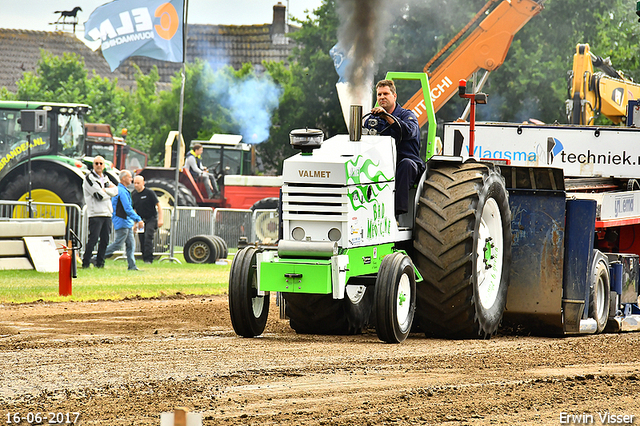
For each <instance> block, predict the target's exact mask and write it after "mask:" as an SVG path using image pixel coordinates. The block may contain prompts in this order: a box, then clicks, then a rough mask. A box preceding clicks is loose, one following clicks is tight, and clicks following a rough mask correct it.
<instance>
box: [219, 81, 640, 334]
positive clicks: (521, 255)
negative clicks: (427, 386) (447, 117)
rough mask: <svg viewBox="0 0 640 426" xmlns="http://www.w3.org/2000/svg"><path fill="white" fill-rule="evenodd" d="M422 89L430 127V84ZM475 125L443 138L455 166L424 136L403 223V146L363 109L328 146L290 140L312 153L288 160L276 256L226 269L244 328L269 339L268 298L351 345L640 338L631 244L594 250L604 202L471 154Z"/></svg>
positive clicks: (557, 179)
mask: <svg viewBox="0 0 640 426" xmlns="http://www.w3.org/2000/svg"><path fill="white" fill-rule="evenodd" d="M415 77H416V75H415V74H413V73H389V74H388V75H387V78H390V79H405V78H415ZM418 78H419V79H420V80H421V81H422V88H423V93H424V97H425V105H426V110H427V114H429V122H430V123H435V116H434V113H433V107H432V102H431V98H430V96H429V93H430V90H429V84H428V80H427V78H426V75H424V74H418ZM459 92H460V94H461V95H462V96H464V97H475V96H477V95H466V92H465V88H464V87H463V86H461V88H460V90H459ZM479 99H481V97H480V96H478V100H479ZM472 100H473V102H472V105H473V104H474V103H475V101H476V99H472ZM356 110H357V109H356ZM471 117H472V120H471V124H470V125H467V127H466V129H467V133H466V134H465V135H466V136H465V135H462V134H458V135H457V136H456V137H455V138H454V140H451V141H447V139H446V134H445V141H444V146H445V153H447V154H449V155H446V156H442V155H434V149H435V146H436V144H435V126H429V129H428V136H427V158H428V162H427V170H426V172H425V173H424V175H423V176H422V178H421V180H420V181H419V183H418V184H417V185H416V188H415V189H414V192H415V202H414V203H413V206H412V208H410V211H409V212H408V213H406V214H404V215H401V216H400V217H399V218H398V219H397V220H396V218H395V217H394V185H395V179H394V172H395V164H396V149H395V142H394V141H393V139H392V138H390V137H386V136H379V135H377V136H372V135H362V136H361V137H360V135H359V133H360V132H359V129H360V124H361V120H360V119H359V118H358V117H357V114H352V117H351V120H350V121H351V124H350V135H349V136H346V135H338V136H335V137H333V138H331V139H328V140H326V141H324V142H323V141H322V134H321V132H320V131H312V130H311V131H310V130H306V129H305V130H299V131H294V132H292V133H291V143H292V145H293V146H295V147H297V148H299V149H300V150H301V152H300V153H299V154H297V155H295V156H294V157H291V158H289V159H287V160H285V162H284V169H283V182H284V184H283V187H282V227H283V233H282V234H283V235H282V238H281V239H280V241H279V242H278V244H277V249H269V248H268V247H264V246H261V247H256V246H249V247H246V248H244V249H243V250H241V251H239V252H238V253H237V254H236V256H235V258H234V261H233V264H232V266H231V272H230V276H229V308H230V314H231V320H232V324H233V327H234V330H235V332H236V333H237V334H238V335H240V336H244V337H253V336H257V335H260V334H261V333H262V332H263V331H264V328H265V325H266V320H267V315H268V311H269V294H270V292H279V293H281V294H282V296H283V297H284V300H285V301H286V309H285V313H286V316H287V317H288V318H289V320H290V325H291V327H292V328H293V329H294V330H295V331H296V332H298V333H318V334H355V333H358V332H360V331H361V330H362V329H363V328H364V327H366V326H367V325H368V324H370V325H373V326H374V327H375V329H376V332H377V335H378V337H379V338H380V339H381V340H383V341H385V342H390V343H398V342H401V341H403V340H404V339H405V338H406V337H407V335H408V334H409V332H410V331H412V330H414V331H416V330H420V331H422V332H424V333H426V334H427V335H428V336H440V337H447V338H474V337H488V336H491V335H492V334H494V333H495V332H496V330H497V329H498V326H499V325H500V323H501V320H502V319H503V314H505V313H507V314H509V315H510V317H511V318H513V319H514V320H515V321H518V322H519V324H525V325H527V326H529V327H530V328H531V329H533V330H544V332H551V333H558V334H578V333H596V332H602V331H604V330H605V329H606V328H607V327H609V329H611V330H637V329H638V328H640V326H639V321H638V319H640V315H639V314H640V310H639V309H638V255H637V253H636V254H628V253H629V252H627V253H625V250H623V247H622V246H621V245H622V244H620V245H619V246H617V248H618V251H617V252H614V253H605V252H603V251H600V250H596V249H594V245H595V244H594V241H596V232H595V228H594V227H595V224H596V206H597V202H596V201H594V200H591V199H584V198H582V199H580V198H578V197H574V196H568V193H567V191H566V190H565V178H564V174H563V170H562V169H561V168H554V167H551V166H550V165H548V164H529V163H525V164H522V165H517V166H510V165H504V164H506V163H509V162H508V161H504V160H502V164H503V165H502V166H498V165H495V161H493V160H491V159H487V160H485V161H478V160H476V159H474V158H473V156H472V155H471V156H470V155H468V153H472V154H473V153H474V152H475V151H474V148H473V144H474V137H473V135H474V134H475V132H474V120H473V113H472V114H471ZM513 132H514V135H515V134H517V130H516V129H515V128H514V129H513ZM514 135H511V134H509V135H508V137H509V138H515V136H514ZM505 137H506V136H505ZM503 139H504V138H503ZM498 140H499V139H497V140H496V141H498ZM487 142H489V141H485V140H482V141H479V142H478V143H479V145H482V146H485V144H486V143H487ZM545 143H546V140H545ZM462 147H466V150H467V151H466V153H467V155H463V151H464V149H463V148H462ZM454 154H455V155H454ZM585 198H586V197H585ZM625 203H626V204H625ZM629 203H632V202H631V201H626V202H625V201H624V200H623V201H621V202H620V203H619V204H620V206H624V205H626V206H627V209H628V206H629ZM603 208H604V206H603ZM621 210H624V207H621ZM600 239H603V240H604V239H605V237H604V236H603V237H602V238H600ZM612 239H613V237H612V236H610V238H609V240H612ZM625 244H629V242H628V241H626V242H625ZM509 283H511V284H510V285H509ZM508 290H509V292H508Z"/></svg>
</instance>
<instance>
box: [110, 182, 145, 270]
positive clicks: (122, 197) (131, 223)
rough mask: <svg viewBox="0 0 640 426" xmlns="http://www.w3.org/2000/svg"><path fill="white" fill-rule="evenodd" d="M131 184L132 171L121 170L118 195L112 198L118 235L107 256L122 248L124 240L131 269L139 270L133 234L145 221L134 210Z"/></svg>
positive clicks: (114, 222)
mask: <svg viewBox="0 0 640 426" xmlns="http://www.w3.org/2000/svg"><path fill="white" fill-rule="evenodd" d="M129 185H131V172H130V171H129V170H122V171H121V172H120V184H119V185H118V195H116V196H115V197H113V198H112V199H111V202H112V205H113V229H115V231H116V237H115V239H114V240H113V242H112V243H111V244H109V246H108V247H107V252H106V254H105V256H106V257H110V256H111V255H113V253H114V252H115V251H116V250H120V249H122V243H123V242H124V243H125V248H126V250H125V251H126V254H127V264H128V266H129V270H130V271H139V269H138V267H137V266H136V258H135V255H134V250H135V246H136V240H135V238H134V236H133V228H134V227H135V226H137V227H138V228H142V226H143V225H144V223H143V222H142V218H141V217H140V216H139V215H138V213H136V212H135V210H133V205H132V203H131V193H130V192H129V190H128V189H127V187H128V186H129Z"/></svg>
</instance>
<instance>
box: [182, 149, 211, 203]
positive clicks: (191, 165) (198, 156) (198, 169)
mask: <svg viewBox="0 0 640 426" xmlns="http://www.w3.org/2000/svg"><path fill="white" fill-rule="evenodd" d="M203 152H204V147H203V146H202V145H201V144H199V143H197V144H195V145H193V149H191V151H189V152H188V153H187V155H186V157H185V161H184V167H185V168H187V169H189V171H190V172H191V174H192V175H193V176H194V177H195V178H200V179H201V180H203V181H204V184H205V187H206V188H207V192H208V193H209V194H208V196H209V198H213V197H214V195H215V194H217V193H218V192H219V190H218V182H216V180H215V178H214V177H213V175H211V174H210V173H209V172H208V171H207V168H206V167H202V153H203Z"/></svg>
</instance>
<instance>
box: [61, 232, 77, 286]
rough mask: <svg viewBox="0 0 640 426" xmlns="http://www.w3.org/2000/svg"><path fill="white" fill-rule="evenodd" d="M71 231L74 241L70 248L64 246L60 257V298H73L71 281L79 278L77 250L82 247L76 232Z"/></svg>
mask: <svg viewBox="0 0 640 426" xmlns="http://www.w3.org/2000/svg"><path fill="white" fill-rule="evenodd" d="M69 231H70V233H71V237H72V239H71V240H70V241H69V247H67V246H62V248H63V249H64V251H63V252H62V254H61V255H60V260H59V265H58V266H59V267H58V294H60V296H71V289H72V285H71V280H72V278H77V276H78V264H77V263H76V262H75V258H76V250H78V249H80V247H82V245H81V243H80V239H79V238H78V236H77V235H76V234H75V232H73V230H71V229H70V230H69ZM69 251H71V253H69Z"/></svg>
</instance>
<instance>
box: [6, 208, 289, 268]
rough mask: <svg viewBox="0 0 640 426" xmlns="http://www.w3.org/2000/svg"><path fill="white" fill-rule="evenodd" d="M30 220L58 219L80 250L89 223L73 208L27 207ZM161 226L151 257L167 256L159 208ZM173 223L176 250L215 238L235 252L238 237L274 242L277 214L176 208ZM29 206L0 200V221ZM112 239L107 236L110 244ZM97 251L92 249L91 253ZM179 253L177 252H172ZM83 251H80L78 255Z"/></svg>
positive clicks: (167, 218)
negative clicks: (195, 238) (198, 238)
mask: <svg viewBox="0 0 640 426" xmlns="http://www.w3.org/2000/svg"><path fill="white" fill-rule="evenodd" d="M31 212H32V213H31V217H33V218H62V219H64V220H65V223H66V224H67V230H66V235H65V239H66V240H67V241H69V240H70V239H71V238H70V237H71V233H70V230H73V232H74V233H75V234H76V235H77V236H78V238H79V239H80V241H81V242H82V246H83V247H84V246H85V244H86V242H87V238H88V227H89V219H88V217H87V208H86V206H85V207H83V208H82V209H80V207H79V206H77V205H75V204H57V203H36V202H33V203H31ZM162 212H163V221H164V224H163V225H162V226H161V227H160V228H159V229H158V232H156V235H155V237H154V254H155V255H158V256H160V255H164V254H168V253H169V252H170V247H169V241H170V233H171V220H172V215H173V212H174V209H173V208H171V207H166V208H163V210H162ZM177 214H178V218H177V222H176V231H175V232H176V239H175V245H176V247H183V246H184V245H185V243H186V242H187V241H188V240H189V238H191V237H193V236H196V235H202V234H204V235H218V236H220V237H221V238H222V239H223V240H224V241H225V242H226V243H227V247H229V248H237V247H238V240H239V239H240V237H246V238H247V239H248V240H249V241H250V242H252V241H263V242H264V241H269V240H270V241H271V242H273V241H275V240H277V239H278V227H279V220H278V211H277V210H255V211H251V210H241V209H222V208H220V209H215V210H212V209H211V208H208V207H178V209H177ZM28 217H29V204H28V203H27V202H26V201H4V200H0V218H15V219H17V218H28ZM113 238H114V232H112V233H111V236H110V241H109V242H112V241H113ZM95 249H97V248H94V250H95ZM174 251H177V252H178V253H182V251H181V250H174ZM83 252H84V249H83V250H81V253H83ZM140 252H141V250H140V243H139V240H138V238H136V253H140Z"/></svg>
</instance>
